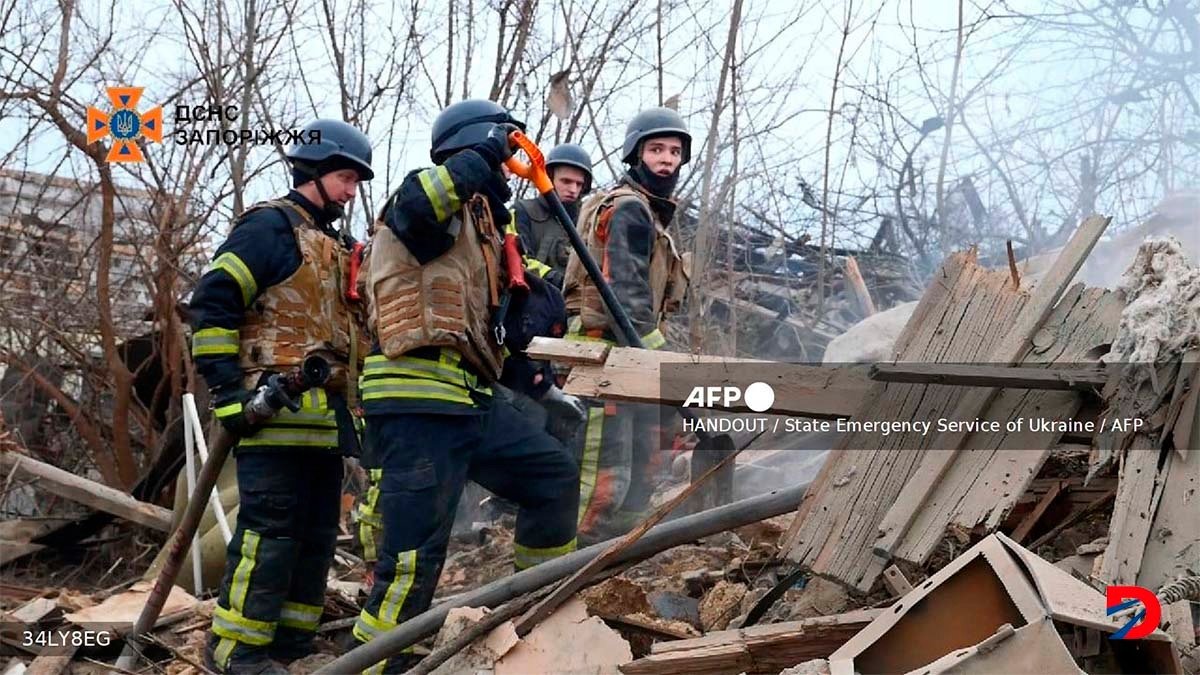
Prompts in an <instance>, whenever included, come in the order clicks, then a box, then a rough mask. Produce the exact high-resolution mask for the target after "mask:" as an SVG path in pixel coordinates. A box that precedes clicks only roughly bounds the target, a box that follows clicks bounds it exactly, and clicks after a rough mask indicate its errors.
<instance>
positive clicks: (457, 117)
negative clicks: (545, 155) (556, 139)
mask: <svg viewBox="0 0 1200 675" xmlns="http://www.w3.org/2000/svg"><path fill="white" fill-rule="evenodd" d="M505 123H507V124H515V125H516V126H517V127H519V128H520V129H521V130H522V131H524V130H525V123H524V122H522V121H520V120H518V119H516V118H514V117H513V116H512V114H511V113H509V112H508V110H506V109H505V108H504V106H502V105H500V104H499V103H496V102H495V101H488V100H486V99H480V98H471V99H467V100H465V101H459V102H458V103H454V104H451V105H450V106H448V107H447V108H446V109H445V110H443V111H442V112H440V113H438V116H437V118H436V119H434V120H433V143H432V145H431V146H430V148H429V158H430V159H432V160H433V161H434V163H435V164H436V163H438V162H439V161H441V160H442V159H445V158H446V157H448V156H450V155H452V154H454V153H455V152H457V151H459V150H462V149H463V148H470V147H474V146H476V145H479V144H480V143H482V142H483V141H484V139H486V138H487V135H488V132H489V131H491V130H492V127H494V126H496V125H497V124H505Z"/></svg>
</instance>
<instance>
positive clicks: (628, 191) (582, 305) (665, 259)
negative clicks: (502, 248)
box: [563, 184, 688, 337]
mask: <svg viewBox="0 0 1200 675" xmlns="http://www.w3.org/2000/svg"><path fill="white" fill-rule="evenodd" d="M630 202H635V203H637V204H638V205H639V207H640V208H642V209H645V210H646V212H647V213H648V214H649V215H650V221H651V222H652V223H654V232H655V237H654V245H653V246H652V247H651V249H650V265H649V272H650V279H649V282H650V292H651V297H652V298H653V300H652V302H653V303H654V316H655V321H656V323H660V322H661V321H662V320H663V318H664V317H665V316H666V314H668V313H670V312H671V311H674V309H675V308H676V307H678V305H679V303H680V302H682V300H683V295H684V293H686V291H687V285H688V278H687V272H686V270H685V269H684V265H683V259H682V258H681V256H680V255H679V251H678V250H677V249H676V247H675V240H674V239H672V238H671V235H670V233H669V232H667V229H666V227H665V226H664V225H663V223H660V222H659V221H658V218H657V217H655V215H654V211H653V210H652V209H651V208H650V201H649V199H648V198H647V197H646V195H644V194H643V193H642V192H641V191H639V190H637V189H635V188H633V187H630V186H628V185H624V184H622V185H618V186H617V187H615V188H612V189H610V190H606V191H603V192H599V193H597V194H595V195H594V196H592V197H591V198H589V199H588V200H587V201H586V202H584V204H583V208H582V209H581V210H580V212H579V236H580V237H581V238H582V239H583V242H584V243H585V244H586V245H587V248H588V252H589V253H591V255H592V259H593V260H595V261H596V264H597V265H599V266H600V271H601V272H602V273H603V274H604V278H605V280H606V281H611V279H610V278H609V271H608V268H609V265H608V256H609V252H608V238H609V237H608V223H609V220H610V219H611V218H612V214H613V212H614V211H615V210H616V207H617V206H620V205H622V204H626V203H630ZM626 255H628V254H626ZM563 297H564V299H565V300H566V303H567V315H568V316H579V318H580V319H581V321H582V325H583V330H584V331H585V332H586V333H587V334H589V335H591V336H593V337H599V336H600V335H601V334H602V333H603V332H604V330H605V329H606V328H608V327H609V321H608V313H607V312H606V311H605V309H604V300H603V299H602V298H601V297H600V290H599V289H598V288H596V285H595V284H594V283H592V280H591V279H590V278H589V277H588V274H587V270H585V269H584V267H583V263H581V262H580V261H579V256H576V255H574V254H572V255H571V257H570V261H569V262H568V263H567V271H566V273H565V274H564V278H563Z"/></svg>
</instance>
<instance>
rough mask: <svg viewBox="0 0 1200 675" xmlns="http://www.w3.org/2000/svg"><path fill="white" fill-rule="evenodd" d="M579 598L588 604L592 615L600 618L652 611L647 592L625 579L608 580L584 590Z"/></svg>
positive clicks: (614, 578)
mask: <svg viewBox="0 0 1200 675" xmlns="http://www.w3.org/2000/svg"><path fill="white" fill-rule="evenodd" d="M579 597H580V598H582V599H583V601H584V603H585V604H587V608H588V611H589V612H590V613H592V614H596V615H600V616H624V615H626V614H638V613H650V611H651V609H650V603H649V601H647V600H646V591H645V590H644V589H643V588H642V587H641V586H638V585H637V584H635V583H633V582H632V581H630V580H628V579H626V578H624V577H613V578H612V579H606V580H604V581H602V582H600V583H599V584H596V585H595V586H593V587H591V588H588V589H584V590H583V591H582V592H580V594H579Z"/></svg>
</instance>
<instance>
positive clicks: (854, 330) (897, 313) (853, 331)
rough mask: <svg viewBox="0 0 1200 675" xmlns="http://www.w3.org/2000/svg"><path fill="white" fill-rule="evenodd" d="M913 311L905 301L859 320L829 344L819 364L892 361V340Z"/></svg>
mask: <svg viewBox="0 0 1200 675" xmlns="http://www.w3.org/2000/svg"><path fill="white" fill-rule="evenodd" d="M916 308H917V302H916V301H913V302H905V303H903V304H899V305H896V306H895V307H893V308H891V309H889V310H887V311H885V312H879V313H878V314H872V315H871V316H868V317H867V318H865V319H863V320H862V321H859V322H858V323H856V324H854V325H853V326H851V327H850V328H849V329H848V330H847V331H846V332H845V333H842V334H841V335H839V336H837V337H835V338H834V339H832V340H830V341H829V345H828V346H827V347H825V356H824V357H823V359H822V362H823V363H825V364H829V365H833V364H839V363H877V362H879V361H891V360H893V358H894V355H893V354H892V350H893V349H894V348H895V345H896V338H898V337H900V332H901V331H903V330H904V326H905V324H907V323H908V319H909V317H911V316H912V313H913V310H915V309H916Z"/></svg>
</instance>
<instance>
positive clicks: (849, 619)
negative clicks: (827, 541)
mask: <svg viewBox="0 0 1200 675" xmlns="http://www.w3.org/2000/svg"><path fill="white" fill-rule="evenodd" d="M881 611H882V610H877V609H865V610H857V611H853V612H847V613H845V614H834V615H831V616H822V617H816V618H812V619H802V620H800V621H786V622H783V623H775V624H767V625H763V626H751V627H749V628H742V629H737V630H723V631H714V632H712V633H709V634H708V635H705V636H704V637H699V638H692V639H688V640H674V641H671V642H659V643H656V644H654V645H653V646H652V647H651V648H650V655H649V656H646V657H643V658H640V659H637V660H636V661H632V662H630V663H627V664H624V665H622V666H620V669H621V672H622V673H625V674H626V675H659V674H662V675H674V674H675V673H680V672H684V673H694V674H696V675H704V674H707V673H736V672H746V673H778V672H779V671H780V670H782V669H784V668H787V667H789V666H793V665H795V664H797V663H800V662H802V661H806V660H808V659H817V658H827V657H828V656H829V655H830V654H832V653H833V652H834V651H835V650H836V649H837V648H838V647H840V646H841V645H842V644H844V643H845V642H846V640H848V639H850V638H851V637H852V636H853V635H854V634H855V633H857V632H858V631H860V630H862V628H864V627H865V626H866V625H867V624H868V623H870V622H871V621H873V620H874V619H875V618H876V617H877V616H879V614H880V612H881Z"/></svg>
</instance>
